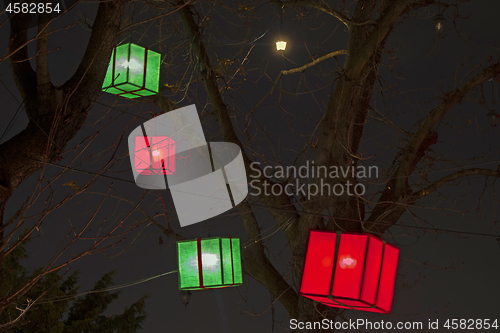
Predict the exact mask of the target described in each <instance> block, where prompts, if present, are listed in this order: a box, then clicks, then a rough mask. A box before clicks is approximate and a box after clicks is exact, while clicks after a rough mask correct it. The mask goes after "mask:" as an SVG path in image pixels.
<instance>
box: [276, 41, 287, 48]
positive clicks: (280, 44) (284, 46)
mask: <svg viewBox="0 0 500 333" xmlns="http://www.w3.org/2000/svg"><path fill="white" fill-rule="evenodd" d="M285 49H286V42H284V41H282V40H280V41H277V42H276V50H278V51H285Z"/></svg>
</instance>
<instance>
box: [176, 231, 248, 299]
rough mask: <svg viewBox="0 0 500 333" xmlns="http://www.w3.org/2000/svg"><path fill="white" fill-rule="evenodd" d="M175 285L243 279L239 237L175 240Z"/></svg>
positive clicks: (196, 285) (211, 285) (202, 285)
mask: <svg viewBox="0 0 500 333" xmlns="http://www.w3.org/2000/svg"><path fill="white" fill-rule="evenodd" d="M177 261H178V265H179V289H180V290H198V289H211V288H225V287H233V286H237V285H240V284H242V283H243V276H242V270H241V255H240V240H239V238H221V237H217V238H205V239H201V238H198V239H192V240H183V241H178V242H177Z"/></svg>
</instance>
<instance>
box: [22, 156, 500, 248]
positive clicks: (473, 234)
mask: <svg viewBox="0 0 500 333" xmlns="http://www.w3.org/2000/svg"><path fill="white" fill-rule="evenodd" d="M15 156H20V157H23V158H27V159H31V160H36V161H39V162H43V163H46V164H47V165H51V166H55V167H58V168H63V169H66V170H71V171H77V172H82V173H86V174H89V175H97V176H100V177H104V178H109V179H113V180H119V181H122V182H126V183H130V184H135V182H134V181H132V180H128V179H122V178H118V177H113V176H108V175H104V174H99V173H95V172H91V171H87V170H82V169H77V168H73V167H69V166H64V165H59V164H56V163H51V162H45V161H41V160H38V159H35V158H32V157H28V156H22V155H19V154H15ZM499 162H500V160H498V161H491V162H486V163H478V164H472V165H467V166H462V167H456V168H447V169H442V170H436V171H431V172H429V174H430V173H438V172H443V171H452V170H463V169H464V168H470V167H476V166H481V165H487V164H492V163H499ZM395 178H399V177H391V178H387V179H383V180H390V179H395ZM167 191H168V190H167ZM248 204H249V205H250V206H256V207H263V208H266V209H275V210H281V211H288V212H291V211H292V210H290V209H286V208H282V207H273V206H264V205H259V204H255V203H248ZM299 213H300V214H310V215H316V216H321V217H324V218H332V219H339V220H346V221H353V222H360V223H369V224H373V225H377V224H379V225H391V226H394V227H401V228H410V229H418V230H424V231H432V232H446V233H452V234H459V235H472V236H484V237H493V238H497V237H499V235H492V234H484V233H478V232H466V231H455V230H448V229H439V228H426V227H418V226H410V225H404V224H393V223H390V222H386V221H379V222H372V221H362V220H356V219H349V218H344V217H336V216H329V215H324V214H321V213H312V212H304V211H302V212H299ZM291 223H293V221H290V222H289V223H285V226H289V225H290V224H291ZM281 228H282V227H280V228H278V230H280V229H281ZM202 233H203V231H202ZM265 238H267V237H265ZM257 242H258V240H255V241H252V240H249V241H248V243H247V244H248V245H246V246H244V248H246V247H248V246H249V245H250V244H254V243H257Z"/></svg>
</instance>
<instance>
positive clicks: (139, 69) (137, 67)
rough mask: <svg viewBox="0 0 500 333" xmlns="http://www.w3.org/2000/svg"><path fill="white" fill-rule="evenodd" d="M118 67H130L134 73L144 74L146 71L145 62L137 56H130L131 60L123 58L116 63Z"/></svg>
mask: <svg viewBox="0 0 500 333" xmlns="http://www.w3.org/2000/svg"><path fill="white" fill-rule="evenodd" d="M116 67H117V68H122V69H125V68H128V69H129V70H130V71H131V72H132V73H133V74H142V73H143V72H144V64H143V63H142V62H140V61H139V60H138V59H137V58H136V57H132V58H130V61H127V60H126V59H124V58H122V59H120V60H118V61H117V63H116Z"/></svg>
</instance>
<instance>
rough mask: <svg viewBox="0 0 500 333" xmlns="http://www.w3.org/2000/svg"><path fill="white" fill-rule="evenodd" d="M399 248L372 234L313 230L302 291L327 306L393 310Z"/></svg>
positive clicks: (378, 310)
mask: <svg viewBox="0 0 500 333" xmlns="http://www.w3.org/2000/svg"><path fill="white" fill-rule="evenodd" d="M398 258H399V249H398V248H396V247H394V246H393V245H391V244H388V243H386V242H385V241H382V240H381V239H378V238H376V237H374V236H372V235H369V234H359V233H343V232H332V231H320V230H311V232H310V234H309V242H308V245H307V252H306V259H305V264H304V272H303V275H302V283H301V286H300V294H301V295H302V296H305V297H308V298H310V299H313V300H315V301H318V302H321V303H323V304H325V305H328V306H331V307H338V308H346V309H355V310H362V311H370V312H379V313H390V312H391V306H392V300H393V296H394V283H395V280H396V269H397V265H398Z"/></svg>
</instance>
